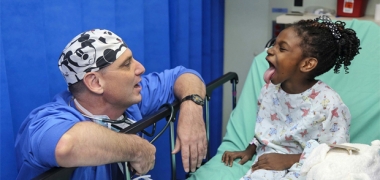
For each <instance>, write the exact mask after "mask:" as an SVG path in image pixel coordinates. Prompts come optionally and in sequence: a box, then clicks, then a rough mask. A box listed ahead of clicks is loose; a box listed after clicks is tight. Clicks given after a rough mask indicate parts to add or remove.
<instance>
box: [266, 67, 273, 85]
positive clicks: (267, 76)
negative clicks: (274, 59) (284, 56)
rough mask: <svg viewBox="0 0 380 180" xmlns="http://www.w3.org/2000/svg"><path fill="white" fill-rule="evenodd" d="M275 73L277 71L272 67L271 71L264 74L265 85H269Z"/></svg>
mask: <svg viewBox="0 0 380 180" xmlns="http://www.w3.org/2000/svg"><path fill="white" fill-rule="evenodd" d="M274 71H275V70H274V68H273V67H272V66H270V67H269V69H268V70H266V71H265V73H264V81H265V83H269V81H270V79H271V77H272V75H273V73H274Z"/></svg>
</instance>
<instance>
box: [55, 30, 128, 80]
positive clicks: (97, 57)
mask: <svg viewBox="0 0 380 180" xmlns="http://www.w3.org/2000/svg"><path fill="white" fill-rule="evenodd" d="M126 49H127V45H126V44H125V43H124V42H123V40H122V39H121V38H120V37H119V36H118V35H116V34H114V33H113V32H111V31H109V30H106V29H94V30H90V31H86V32H83V33H81V34H79V35H77V36H76V37H75V38H74V39H73V40H71V42H70V43H69V44H67V46H66V47H65V49H64V50H63V52H62V54H61V56H60V57H59V60H58V67H59V70H60V71H61V73H62V75H63V77H64V78H65V80H66V83H67V85H68V86H70V85H72V84H75V83H76V82H78V81H80V80H82V79H83V77H84V75H85V74H86V73H88V72H94V71H98V70H99V69H102V68H104V67H107V66H108V65H110V64H112V63H113V62H114V61H115V60H116V59H117V58H118V57H119V56H120V55H121V54H123V52H124V51H125V50H126Z"/></svg>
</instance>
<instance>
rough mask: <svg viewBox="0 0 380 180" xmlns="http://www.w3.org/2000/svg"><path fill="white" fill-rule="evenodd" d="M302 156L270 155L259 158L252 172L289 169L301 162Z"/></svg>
mask: <svg viewBox="0 0 380 180" xmlns="http://www.w3.org/2000/svg"><path fill="white" fill-rule="evenodd" d="M300 157H301V154H278V153H268V154H263V155H261V156H260V157H259V159H258V160H257V162H256V163H255V164H253V165H252V168H251V169H252V172H253V171H255V170H258V169H266V170H275V171H282V170H285V169H289V168H290V167H292V165H293V164H294V163H296V162H298V161H299V159H300Z"/></svg>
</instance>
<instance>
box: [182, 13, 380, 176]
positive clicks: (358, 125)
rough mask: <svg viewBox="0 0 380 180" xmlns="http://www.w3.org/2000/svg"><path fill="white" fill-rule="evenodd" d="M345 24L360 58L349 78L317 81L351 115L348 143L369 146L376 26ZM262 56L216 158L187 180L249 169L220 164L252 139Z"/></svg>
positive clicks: (376, 83) (377, 99) (374, 135)
mask: <svg viewBox="0 0 380 180" xmlns="http://www.w3.org/2000/svg"><path fill="white" fill-rule="evenodd" d="M345 22H346V27H348V28H351V29H354V30H355V31H356V33H357V36H358V38H359V39H360V43H361V47H362V49H361V50H360V54H359V55H357V56H356V57H355V59H354V60H353V61H352V65H351V66H350V67H349V74H345V73H344V69H341V71H340V73H339V74H334V72H333V71H332V70H331V71H329V72H327V73H325V74H323V75H322V76H320V77H317V78H318V79H320V80H322V81H324V82H326V83H327V84H328V85H330V86H331V87H332V88H333V89H334V90H335V91H337V92H338V93H339V94H340V96H341V98H342V100H343V101H344V102H345V104H346V105H347V106H348V107H349V109H350V112H351V115H352V120H351V127H350V135H351V142H352V143H362V144H370V143H371V141H373V140H375V139H380V26H379V25H377V24H375V23H373V22H370V21H362V20H356V19H354V20H351V21H345ZM265 56H266V52H265V51H264V52H262V53H260V54H259V55H258V56H256V57H255V58H254V60H253V62H252V65H251V68H250V71H249V73H248V75H247V78H246V81H245V83H244V86H243V89H242V93H241V95H240V97H239V100H238V103H237V105H236V108H235V109H234V110H233V111H232V113H231V114H230V119H229V121H228V124H227V127H226V128H227V129H226V135H225V136H224V138H223V140H222V143H221V145H220V146H219V148H218V151H217V154H216V155H215V156H214V157H212V158H211V159H210V160H209V161H208V162H207V163H206V164H204V165H203V166H201V167H200V168H199V169H197V170H196V172H194V173H192V174H191V176H190V177H189V178H188V179H189V180H205V179H220V180H224V179H226V180H233V179H239V178H240V177H242V176H243V175H244V174H245V173H246V172H247V171H248V169H249V168H250V166H251V165H252V163H253V160H250V161H248V162H247V163H245V164H244V165H240V164H239V163H238V162H239V160H235V161H234V162H233V166H232V167H228V166H225V165H224V164H223V163H222V161H221V158H222V155H223V153H224V152H225V151H227V150H228V151H240V150H244V149H245V148H246V147H247V145H248V144H249V142H250V141H251V140H252V138H253V136H254V129H255V121H256V112H257V103H256V102H257V98H258V96H259V93H260V90H261V87H262V86H263V85H264V81H263V78H262V77H263V74H264V72H265V70H266V69H267V68H268V63H267V62H266V60H265ZM253 159H254V158H253Z"/></svg>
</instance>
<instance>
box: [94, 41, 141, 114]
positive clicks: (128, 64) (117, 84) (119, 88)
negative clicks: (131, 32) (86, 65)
mask: <svg viewBox="0 0 380 180" xmlns="http://www.w3.org/2000/svg"><path fill="white" fill-rule="evenodd" d="M100 72H101V74H102V78H103V84H102V86H103V88H104V92H103V97H104V98H105V101H107V102H108V103H109V104H111V105H113V106H116V107H121V108H126V107H129V106H131V105H132V104H136V103H138V102H140V101H141V94H140V91H141V86H140V85H139V82H140V81H141V75H142V74H143V73H144V72H145V68H144V66H143V65H142V64H140V62H138V61H136V60H135V59H134V58H133V56H132V51H131V50H130V49H128V48H127V49H126V50H125V51H124V53H123V54H122V55H121V56H120V57H119V58H117V59H116V61H115V62H113V63H112V64H111V65H109V66H108V67H106V68H104V69H102V70H101V71H100Z"/></svg>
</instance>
